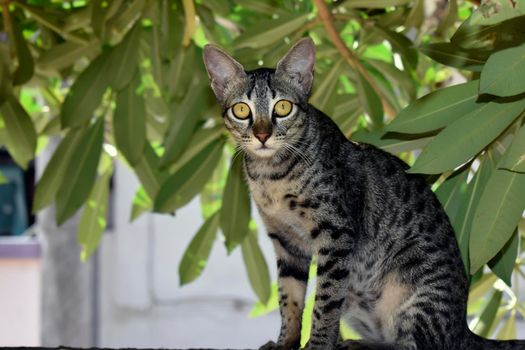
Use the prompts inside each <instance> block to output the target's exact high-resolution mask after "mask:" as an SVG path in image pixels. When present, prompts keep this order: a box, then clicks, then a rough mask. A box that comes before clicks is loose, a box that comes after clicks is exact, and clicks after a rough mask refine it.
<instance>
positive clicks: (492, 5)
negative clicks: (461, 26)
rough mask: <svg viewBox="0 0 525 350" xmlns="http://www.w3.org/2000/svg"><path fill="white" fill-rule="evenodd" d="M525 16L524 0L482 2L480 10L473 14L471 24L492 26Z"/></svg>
mask: <svg viewBox="0 0 525 350" xmlns="http://www.w3.org/2000/svg"><path fill="white" fill-rule="evenodd" d="M524 15H525V2H524V1H523V0H516V1H509V0H495V1H482V2H481V5H480V6H479V8H478V9H477V10H476V11H474V13H473V14H472V17H471V18H470V22H471V23H472V24H477V25H490V24H495V23H499V22H503V21H506V20H508V19H511V18H514V17H520V16H524Z"/></svg>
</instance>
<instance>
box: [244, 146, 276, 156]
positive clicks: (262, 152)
mask: <svg viewBox="0 0 525 350" xmlns="http://www.w3.org/2000/svg"><path fill="white" fill-rule="evenodd" d="M275 152H276V150H275V149H273V148H269V147H259V148H256V149H252V150H250V153H251V154H253V155H254V156H255V157H257V158H271V157H273V156H274V155H275Z"/></svg>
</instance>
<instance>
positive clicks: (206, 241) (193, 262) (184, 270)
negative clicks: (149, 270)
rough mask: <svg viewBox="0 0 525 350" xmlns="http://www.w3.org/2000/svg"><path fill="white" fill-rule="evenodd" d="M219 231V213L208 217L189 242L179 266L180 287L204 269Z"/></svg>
mask: <svg viewBox="0 0 525 350" xmlns="http://www.w3.org/2000/svg"><path fill="white" fill-rule="evenodd" d="M218 230H219V212H218V211H217V212H215V214H213V215H212V216H210V217H209V218H208V219H207V220H206V221H205V222H204V224H203V225H202V226H201V228H200V229H199V231H198V232H197V233H196V234H195V236H194V237H193V239H192V240H191V242H190V244H189V246H188V248H186V251H185V252H184V256H183V257H182V260H181V262H180V264H179V279H180V285H181V286H182V285H185V284H188V283H190V282H191V281H193V280H195V279H196V278H197V277H199V276H200V275H201V273H202V271H203V270H204V268H205V267H206V262H207V261H208V257H209V256H210V252H211V248H212V246H213V242H215V238H216V237H217V231H218Z"/></svg>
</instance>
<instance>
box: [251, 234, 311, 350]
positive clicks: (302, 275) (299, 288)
mask: <svg viewBox="0 0 525 350" xmlns="http://www.w3.org/2000/svg"><path fill="white" fill-rule="evenodd" d="M269 236H270V238H272V242H273V245H274V248H275V253H276V255H277V270H278V274H279V276H278V285H279V311H280V312H281V330H280V333H279V339H278V340H277V343H273V342H270V343H268V344H266V345H264V346H263V347H262V348H261V349H264V350H276V349H278V350H294V349H299V347H300V341H301V320H302V314H303V309H304V297H305V293H306V284H307V282H308V270H309V267H310V261H311V255H310V254H309V253H308V252H306V251H305V250H302V249H301V248H300V247H297V246H295V245H293V244H292V242H290V237H289V235H287V234H286V233H282V232H279V231H274V232H270V233H269Z"/></svg>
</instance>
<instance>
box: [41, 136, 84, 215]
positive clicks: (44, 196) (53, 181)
mask: <svg viewBox="0 0 525 350" xmlns="http://www.w3.org/2000/svg"><path fill="white" fill-rule="evenodd" d="M85 132H86V130H84V129H72V130H70V131H69V132H68V133H67V135H66V137H64V139H63V140H62V142H60V145H58V147H57V148H56V150H55V151H54V152H53V155H52V156H51V159H50V160H49V162H48V163H47V166H46V169H45V170H44V173H43V174H42V177H40V180H39V181H38V185H37V186H36V191H35V199H34V201H33V212H34V213H36V212H37V211H39V210H41V209H43V208H44V207H46V206H48V205H49V204H51V202H52V201H53V200H54V199H55V196H56V193H57V191H58V189H59V188H60V185H61V184H62V182H63V181H64V176H65V174H66V167H67V165H68V164H69V162H70V159H71V157H72V156H73V154H74V151H75V150H76V146H77V143H78V142H79V140H80V139H81V138H82V137H83V135H84V134H85Z"/></svg>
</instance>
